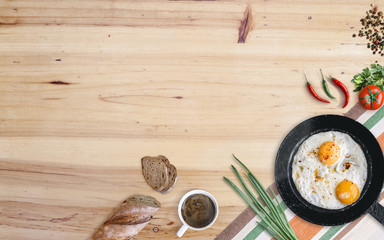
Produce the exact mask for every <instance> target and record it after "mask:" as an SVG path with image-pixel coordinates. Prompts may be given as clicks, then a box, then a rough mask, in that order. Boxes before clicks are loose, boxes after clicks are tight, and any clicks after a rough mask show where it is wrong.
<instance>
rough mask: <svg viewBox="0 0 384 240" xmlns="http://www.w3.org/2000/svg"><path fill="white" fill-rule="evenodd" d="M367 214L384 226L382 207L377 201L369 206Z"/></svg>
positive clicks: (383, 209)
mask: <svg viewBox="0 0 384 240" xmlns="http://www.w3.org/2000/svg"><path fill="white" fill-rule="evenodd" d="M369 214H371V215H372V216H373V217H374V218H376V220H377V221H379V223H381V225H383V226H384V207H383V206H382V205H381V204H380V203H379V202H378V201H375V202H374V203H373V205H372V206H371V208H370V209H369Z"/></svg>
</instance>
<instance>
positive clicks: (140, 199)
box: [125, 194, 161, 208]
mask: <svg viewBox="0 0 384 240" xmlns="http://www.w3.org/2000/svg"><path fill="white" fill-rule="evenodd" d="M125 202H128V203H132V204H135V205H142V206H148V207H153V208H160V206H161V205H160V202H159V201H157V200H156V199H155V198H154V197H150V196H145V195H141V194H136V195H133V196H131V197H130V198H128V199H127V200H125Z"/></svg>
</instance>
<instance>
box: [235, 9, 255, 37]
mask: <svg viewBox="0 0 384 240" xmlns="http://www.w3.org/2000/svg"><path fill="white" fill-rule="evenodd" d="M252 24H253V18H252V8H251V6H250V5H248V6H247V8H246V9H245V12H244V16H243V20H241V24H240V27H239V38H238V40H237V43H245V40H246V39H247V36H248V33H249V32H250V31H251V30H252Z"/></svg>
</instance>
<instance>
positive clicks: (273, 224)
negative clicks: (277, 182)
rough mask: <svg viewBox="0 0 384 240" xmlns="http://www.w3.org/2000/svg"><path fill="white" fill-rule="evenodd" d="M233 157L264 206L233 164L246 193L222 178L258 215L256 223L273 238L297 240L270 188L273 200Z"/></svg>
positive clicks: (250, 173) (247, 170)
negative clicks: (258, 218)
mask: <svg viewBox="0 0 384 240" xmlns="http://www.w3.org/2000/svg"><path fill="white" fill-rule="evenodd" d="M233 157H234V158H235V159H236V161H237V162H238V163H239V164H240V165H241V166H242V167H243V168H244V170H245V171H246V174H245V173H244V177H245V178H246V179H247V180H248V181H249V182H250V183H251V186H252V187H253V189H254V190H256V192H257V193H258V195H259V196H260V198H261V200H262V201H263V202H264V204H265V207H264V206H263V204H262V203H261V202H260V201H259V200H258V199H257V197H256V196H255V195H254V194H253V193H252V191H251V189H250V188H249V187H248V186H247V184H246V182H245V181H244V179H243V177H241V175H240V173H239V171H238V170H237V169H236V167H234V166H233V165H232V169H233V171H234V172H235V174H236V176H237V177H238V179H239V180H240V182H241V184H242V185H243V187H244V190H245V193H246V194H245V193H244V192H243V191H242V190H240V188H238V187H237V186H236V185H235V184H234V183H233V182H232V181H231V180H229V179H228V178H226V177H224V180H225V181H227V182H228V183H229V185H230V186H231V187H232V188H233V189H235V191H236V192H237V193H238V194H239V195H240V196H241V198H242V199H244V201H245V202H247V204H248V205H249V206H250V207H251V208H252V209H253V210H254V211H255V212H256V214H257V215H258V216H259V217H260V219H261V220H262V221H261V222H258V224H260V225H261V226H262V227H263V228H264V229H265V230H266V231H267V232H268V233H269V234H270V235H271V236H272V237H274V238H275V239H278V240H299V239H298V238H297V236H296V234H295V233H294V232H293V230H292V228H291V226H290V225H289V222H288V219H287V217H286V216H285V213H284V210H283V208H282V207H281V203H279V201H278V200H277V198H276V195H275V193H274V192H273V191H272V189H269V190H270V191H271V192H272V194H273V196H274V198H275V201H273V199H272V198H271V197H270V196H269V194H268V192H267V190H266V189H265V188H264V187H263V185H262V184H261V183H260V181H259V180H258V179H257V178H256V177H255V175H253V173H252V172H251V171H250V170H249V169H248V168H247V167H246V166H245V165H244V164H243V163H242V162H241V161H240V160H239V159H237V158H236V157H235V155H233Z"/></svg>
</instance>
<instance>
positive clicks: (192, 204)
mask: <svg viewBox="0 0 384 240" xmlns="http://www.w3.org/2000/svg"><path fill="white" fill-rule="evenodd" d="M215 214H216V208H215V204H214V203H213V201H212V200H211V199H210V198H209V197H208V196H205V195H203V194H193V195H191V196H189V197H188V198H187V199H186V200H185V201H184V203H183V205H182V207H181V215H182V216H183V219H184V221H185V222H186V223H188V224H189V225H190V226H192V227H195V228H202V227H205V226H207V225H208V224H210V223H211V222H212V221H213V219H214V218H215Z"/></svg>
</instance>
